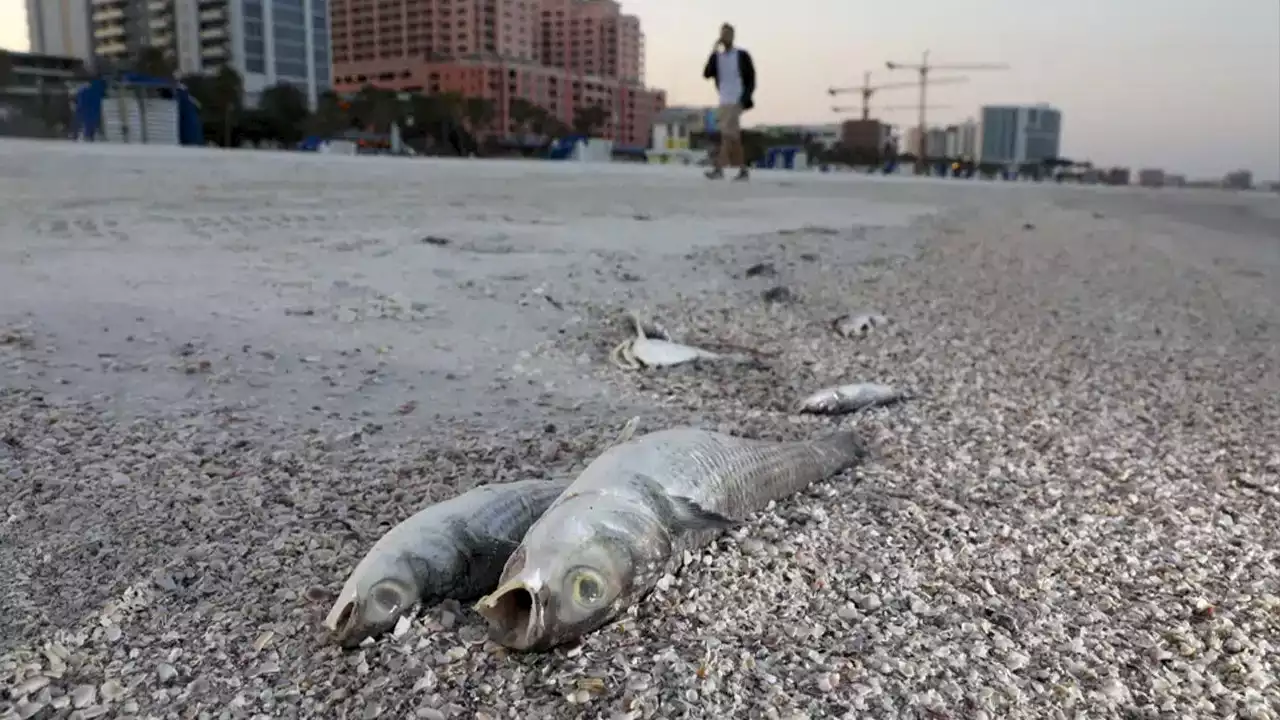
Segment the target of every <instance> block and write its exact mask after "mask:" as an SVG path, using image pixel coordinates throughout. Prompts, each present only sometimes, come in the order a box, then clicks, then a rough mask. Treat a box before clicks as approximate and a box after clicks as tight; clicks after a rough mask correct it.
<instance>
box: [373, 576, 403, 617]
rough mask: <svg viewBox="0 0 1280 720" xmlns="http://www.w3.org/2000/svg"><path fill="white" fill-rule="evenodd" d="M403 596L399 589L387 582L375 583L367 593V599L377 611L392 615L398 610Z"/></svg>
mask: <svg viewBox="0 0 1280 720" xmlns="http://www.w3.org/2000/svg"><path fill="white" fill-rule="evenodd" d="M403 598H404V594H403V593H402V592H400V589H399V588H397V587H395V586H394V585H391V584H388V583H382V584H379V585H375V586H374V587H373V590H372V591H370V593H369V601H370V602H372V603H373V604H374V605H375V606H376V607H377V608H378V610H379V611H381V612H382V613H384V614H387V615H393V614H395V613H397V612H399V611H400V609H401V605H402V604H403Z"/></svg>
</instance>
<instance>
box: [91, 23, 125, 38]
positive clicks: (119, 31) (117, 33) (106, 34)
mask: <svg viewBox="0 0 1280 720" xmlns="http://www.w3.org/2000/svg"><path fill="white" fill-rule="evenodd" d="M124 36H125V31H124V25H107V26H105V27H100V28H94V31H93V38H94V39H95V40H98V41H100V42H109V41H112V40H115V39H116V38H120V39H123V38H124Z"/></svg>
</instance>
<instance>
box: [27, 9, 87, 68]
mask: <svg viewBox="0 0 1280 720" xmlns="http://www.w3.org/2000/svg"><path fill="white" fill-rule="evenodd" d="M27 41H28V42H29V43H30V51H31V52H33V53H37V54H40V55H60V56H62V57H73V58H77V59H79V60H83V61H84V62H85V63H91V62H92V60H93V23H92V22H91V20H90V16H89V1H88V0H27Z"/></svg>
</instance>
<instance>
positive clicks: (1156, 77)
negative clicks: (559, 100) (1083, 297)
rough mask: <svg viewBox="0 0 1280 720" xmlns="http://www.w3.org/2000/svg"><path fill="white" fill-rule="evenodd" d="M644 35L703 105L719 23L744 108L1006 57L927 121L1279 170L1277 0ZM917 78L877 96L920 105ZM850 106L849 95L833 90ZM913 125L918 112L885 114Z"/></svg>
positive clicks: (809, 22)
mask: <svg viewBox="0 0 1280 720" xmlns="http://www.w3.org/2000/svg"><path fill="white" fill-rule="evenodd" d="M623 7H624V8H625V9H626V10H627V11H628V12H634V13H636V14H638V15H639V16H640V17H641V19H642V21H643V27H644V31H645V35H646V37H647V44H648V64H647V68H648V70H647V72H648V81H649V83H650V84H651V85H654V86H656V87H661V88H665V89H666V90H667V91H668V102H670V103H671V104H684V103H690V104H710V103H713V102H714V101H715V94H714V92H713V90H712V88H711V86H710V83H708V82H706V81H704V80H702V77H701V76H702V72H701V71H702V65H703V62H704V61H705V60H706V56H707V53H708V52H709V51H710V49H711V45H712V43H713V42H714V40H715V37H716V32H717V29H718V27H719V25H720V23H721V22H725V21H728V22H731V23H733V24H734V25H736V26H737V28H738V41H739V44H740V45H742V46H743V47H745V48H747V49H749V50H751V53H752V55H753V56H754V58H755V61H756V69H757V73H758V75H759V89H758V91H757V94H756V109H755V110H753V111H751V112H750V113H748V114H747V115H746V116H745V117H744V118H743V119H744V122H747V123H748V124H754V123H761V122H797V123H800V122H804V123H816V122H831V121H834V120H837V119H838V117H837V116H836V115H835V114H833V113H832V112H831V106H832V105H833V102H832V98H831V97H830V96H829V95H827V93H826V89H827V88H828V87H830V86H831V85H837V86H839V85H858V84H860V83H861V79H862V72H863V71H864V70H871V71H872V84H873V85H874V84H878V83H884V82H900V81H905V80H910V79H913V78H914V77H915V76H914V75H913V74H911V73H906V72H901V71H899V72H896V73H890V72H889V71H888V70H885V69H884V61H885V60H888V59H894V60H898V61H901V62H916V61H918V59H919V56H920V53H921V52H922V51H923V50H926V49H928V50H930V51H932V55H931V60H932V61H933V62H935V63H938V64H946V63H974V62H1002V63H1008V64H1009V65H1010V66H1011V69H1010V70H1007V71H969V72H962V73H956V72H952V73H947V72H946V71H944V70H938V71H937V72H936V74H937V76H938V77H943V76H944V75H947V74H950V75H957V74H964V75H967V76H968V77H969V82H968V83H967V84H964V85H951V86H938V87H937V88H936V89H934V90H933V91H932V92H931V93H930V96H931V98H930V104H945V105H949V106H950V107H948V108H945V109H938V110H935V111H932V112H931V113H930V124H933V120H937V121H939V122H947V121H956V120H962V119H964V118H965V117H968V116H972V115H974V114H975V112H976V109H977V107H978V106H979V105H980V104H982V103H1033V102H1040V101H1044V102H1049V103H1052V104H1054V105H1056V106H1058V107H1059V108H1060V109H1061V110H1062V111H1063V125H1064V127H1063V154H1064V155H1066V156H1068V157H1071V158H1078V159H1090V160H1093V161H1094V162H1095V163H1099V164H1125V165H1130V166H1132V167H1134V168H1137V167H1141V166H1155V167H1165V168H1166V169H1168V170H1170V171H1176V172H1185V173H1189V174H1191V175H1197V176H1199V175H1208V176H1220V175H1221V174H1222V173H1224V172H1226V171H1228V170H1232V169H1235V168H1240V167H1246V168H1249V169H1251V170H1253V172H1254V175H1255V178H1256V179H1258V180H1275V179H1277V178H1280V1H1277V0H1072V1H1071V2H1059V1H1050V0H1039V1H1038V2H1032V1H1030V0H963V1H958V0H893V1H892V2H882V1H876V2H860V1H858V0H786V1H780V0H696V1H693V0H623ZM0 46H4V47H10V48H16V49H21V48H24V47H25V46H26V30H25V22H24V19H23V2H22V0H0ZM915 98H916V91H915V90H913V89H907V90H896V91H884V92H882V93H879V94H878V95H877V96H876V98H875V99H874V100H873V103H875V102H878V103H880V104H881V105H905V104H913V103H914V102H915ZM836 100H837V101H838V103H839V104H841V105H857V104H858V102H859V98H858V97H857V96H856V95H844V96H840V97H838V98H836ZM884 119H886V120H889V121H891V122H899V123H912V122H913V121H914V113H913V112H910V111H899V112H893V113H886V115H885V116H884Z"/></svg>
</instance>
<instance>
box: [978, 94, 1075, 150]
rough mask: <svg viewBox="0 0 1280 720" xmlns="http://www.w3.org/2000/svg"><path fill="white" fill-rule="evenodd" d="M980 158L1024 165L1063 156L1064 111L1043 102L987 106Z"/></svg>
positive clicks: (985, 108) (983, 109)
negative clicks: (1037, 103)
mask: <svg viewBox="0 0 1280 720" xmlns="http://www.w3.org/2000/svg"><path fill="white" fill-rule="evenodd" d="M981 137H982V141H981V143H980V144H979V149H980V154H979V159H980V160H981V161H982V162H984V163H995V164H999V165H1022V164H1024V163H1038V162H1040V161H1042V160H1045V159H1047V158H1056V157H1061V154H1060V153H1061V151H1062V112H1061V111H1060V110H1058V109H1057V108H1054V107H1052V106H1050V105H1048V104H1047V103H1041V104H1039V105H986V106H983V108H982V130H981Z"/></svg>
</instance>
